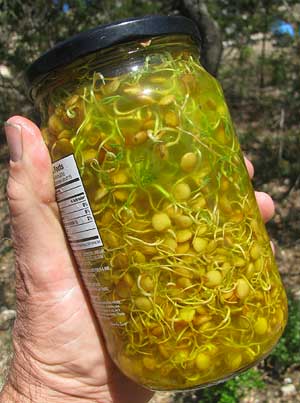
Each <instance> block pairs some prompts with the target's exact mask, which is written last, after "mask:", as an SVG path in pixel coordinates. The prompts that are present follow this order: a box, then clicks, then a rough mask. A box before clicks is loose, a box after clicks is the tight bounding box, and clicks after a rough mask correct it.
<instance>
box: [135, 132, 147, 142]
mask: <svg viewBox="0 0 300 403" xmlns="http://www.w3.org/2000/svg"><path fill="white" fill-rule="evenodd" d="M147 139H148V134H147V132H146V131H145V130H144V131H141V132H138V133H136V134H135V135H134V136H133V139H132V142H133V144H135V145H140V144H143V143H145V142H146V141H147Z"/></svg>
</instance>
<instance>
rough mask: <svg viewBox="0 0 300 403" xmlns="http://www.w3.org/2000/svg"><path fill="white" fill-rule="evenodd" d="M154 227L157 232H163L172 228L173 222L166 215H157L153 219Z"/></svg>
mask: <svg viewBox="0 0 300 403" xmlns="http://www.w3.org/2000/svg"><path fill="white" fill-rule="evenodd" d="M152 227H153V228H154V229H155V231H158V232H162V231H165V230H167V229H168V228H170V227H171V220H170V218H169V216H168V214H166V213H156V214H154V215H153V217H152Z"/></svg>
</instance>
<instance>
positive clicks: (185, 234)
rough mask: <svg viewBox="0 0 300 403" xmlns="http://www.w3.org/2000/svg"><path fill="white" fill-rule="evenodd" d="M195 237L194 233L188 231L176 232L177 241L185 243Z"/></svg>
mask: <svg viewBox="0 0 300 403" xmlns="http://www.w3.org/2000/svg"><path fill="white" fill-rule="evenodd" d="M192 236H193V233H192V232H191V231H190V230H188V229H181V230H179V231H177V232H176V241H177V242H178V243H183V242H187V241H189V240H190V239H191V238H192Z"/></svg>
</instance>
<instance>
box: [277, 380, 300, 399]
mask: <svg viewBox="0 0 300 403" xmlns="http://www.w3.org/2000/svg"><path fill="white" fill-rule="evenodd" d="M280 390H281V393H282V396H284V397H289V396H294V395H296V393H297V390H296V387H295V385H293V384H292V383H290V384H289V385H284V386H282V387H281V388H280Z"/></svg>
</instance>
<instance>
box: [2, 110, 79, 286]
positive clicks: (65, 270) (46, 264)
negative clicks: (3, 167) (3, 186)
mask: <svg viewBox="0 0 300 403" xmlns="http://www.w3.org/2000/svg"><path fill="white" fill-rule="evenodd" d="M5 132H6V137H7V142H8V145H9V149H10V155H11V161H10V167H9V179H8V184H7V196H8V202H9V208H10V215H11V226H12V235H13V239H14V246H15V251H16V258H17V263H18V265H19V266H22V278H23V281H24V282H25V283H26V284H24V287H25V288H26V289H27V291H28V292H30V290H31V291H33V289H39V290H44V289H45V287H46V288H49V287H52V288H53V289H55V288H56V287H57V285H59V286H60V287H63V286H64V285H65V284H66V282H69V281H73V279H74V270H73V261H72V258H71V255H70V253H69V250H68V247H67V243H66V240H65V236H64V232H63V230H62V227H61V224H60V219H59V212H58V207H57V204H56V202H55V191H54V185H53V179H52V167H51V160H50V156H49V153H48V150H47V147H46V145H45V143H44V141H43V139H42V136H41V132H40V130H39V129H38V128H37V126H36V125H34V124H33V123H32V122H30V121H29V120H28V119H25V118H23V117H20V116H15V117H12V118H10V119H9V120H8V122H7V124H6V127H5ZM45 256H46V257H47V259H45ZM58 267H59V268H60V270H57V268H58ZM54 268H56V269H55V270H54Z"/></svg>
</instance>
